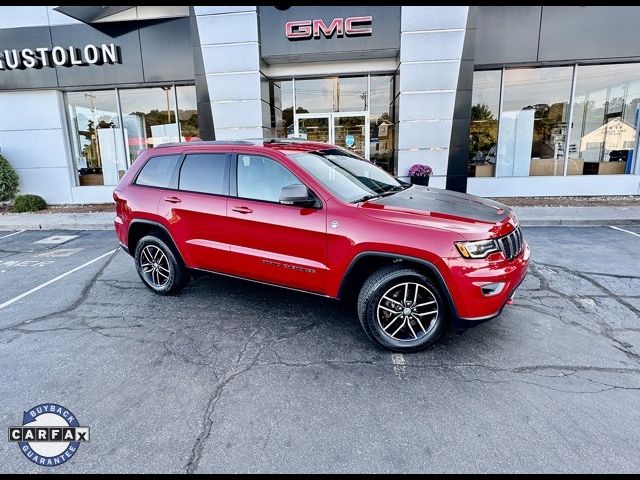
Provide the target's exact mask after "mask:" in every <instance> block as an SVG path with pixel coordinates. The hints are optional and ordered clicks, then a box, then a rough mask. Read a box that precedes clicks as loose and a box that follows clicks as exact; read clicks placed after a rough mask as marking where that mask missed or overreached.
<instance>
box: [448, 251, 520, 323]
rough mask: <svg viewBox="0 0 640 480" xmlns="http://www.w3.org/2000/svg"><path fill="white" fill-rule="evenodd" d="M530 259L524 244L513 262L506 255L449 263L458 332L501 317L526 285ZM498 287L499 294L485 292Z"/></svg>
mask: <svg viewBox="0 0 640 480" xmlns="http://www.w3.org/2000/svg"><path fill="white" fill-rule="evenodd" d="M530 256H531V251H530V249H529V245H528V244H527V243H526V242H524V248H523V249H522V252H520V254H519V255H518V256H516V257H515V258H513V259H512V260H505V258H504V257H503V256H502V254H495V255H490V256H489V257H488V258H487V259H482V260H471V261H470V260H466V259H463V258H455V259H449V260H450V261H449V262H448V263H449V269H450V272H451V275H452V277H453V282H452V284H453V285H455V288H454V289H452V290H454V291H452V292H451V293H452V296H453V297H454V298H453V300H454V303H455V305H456V310H457V314H458V315H457V319H456V320H455V326H456V328H459V329H465V328H470V327H474V326H475V325H477V324H479V323H482V322H484V321H487V320H490V319H492V318H494V317H497V316H498V315H500V313H501V312H502V309H503V308H504V306H505V305H506V304H507V302H508V301H509V300H510V299H511V298H512V297H513V294H514V292H515V290H516V289H517V288H518V287H519V286H520V284H521V283H522V282H523V281H524V278H525V276H526V275H527V269H528V268H529V257H530ZM496 284H498V285H500V289H499V291H498V292H497V293H492V294H486V293H484V292H483V287H485V288H486V287H487V286H490V285H496Z"/></svg>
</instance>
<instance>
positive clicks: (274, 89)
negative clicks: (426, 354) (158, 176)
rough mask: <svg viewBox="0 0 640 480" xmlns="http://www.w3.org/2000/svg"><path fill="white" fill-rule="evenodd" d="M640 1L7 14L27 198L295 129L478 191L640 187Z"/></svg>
mask: <svg viewBox="0 0 640 480" xmlns="http://www.w3.org/2000/svg"><path fill="white" fill-rule="evenodd" d="M639 21H640V7H624V6H613V7H606V6H565V7H561V6H544V7H542V6H512V7H505V6H495V7H490V6H478V7H463V6H418V7H412V6H407V7H404V6H387V7H382V6H327V7H310V6H302V7H286V6H279V7H274V6H245V7H242V6H232V7H222V6H208V7H204V6H203V7H198V6H194V7H188V6H101V7H100V6H57V7H54V6H9V7H0V153H1V154H2V155H3V156H4V157H5V158H7V159H8V160H9V162H10V163H11V164H12V165H13V166H14V168H15V169H16V171H17V172H18V174H19V176H20V184H21V187H20V188H21V192H23V193H36V194H39V195H41V196H43V197H44V198H45V199H46V200H47V201H48V202H50V203H54V204H55V203H94V202H105V201H110V200H111V192H112V190H113V187H114V185H116V184H117V182H118V180H119V178H120V177H121V176H122V175H123V174H124V172H125V171H126V169H127V168H128V167H129V166H130V165H131V163H132V162H133V160H135V158H136V157H137V155H138V154H139V153H140V151H141V150H143V149H146V148H151V147H153V146H156V145H159V144H161V143H166V142H194V141H200V140H214V139H215V140H241V139H255V138H276V137H278V138H294V137H301V138H306V139H309V140H315V141H323V142H329V143H334V144H337V145H341V146H343V147H345V148H348V149H350V150H352V151H354V152H356V153H357V154H359V155H362V156H364V157H366V158H368V159H370V160H371V161H373V162H375V163H376V164H378V165H380V166H381V167H382V168H384V169H386V170H388V171H389V172H391V173H393V174H395V175H398V176H400V177H405V178H406V175H407V172H408V170H409V168H410V167H411V166H412V165H414V164H416V163H422V164H427V165H429V166H431V167H432V169H433V175H432V177H431V179H430V185H431V186H435V187H440V188H448V189H452V190H458V191H467V192H469V193H474V194H478V195H482V196H493V197H497V196H501V197H502V196H540V195H629V194H639V193H640V162H638V160H637V158H636V157H637V156H638V155H637V152H638V132H639V129H638V124H639V122H640V120H639V114H638V112H639V111H640V108H639V107H640V29H638V28H637V26H638V23H639Z"/></svg>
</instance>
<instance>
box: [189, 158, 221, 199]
mask: <svg viewBox="0 0 640 480" xmlns="http://www.w3.org/2000/svg"><path fill="white" fill-rule="evenodd" d="M227 163H228V161H227V155H226V154H224V153H202V154H197V155H187V156H186V157H185V159H184V162H183V163H182V167H181V168H180V181H179V186H178V188H179V189H180V190H188V191H190V192H201V193H216V194H218V195H226V194H227V190H228V189H227V185H228V182H226V181H225V178H226V175H225V174H226V170H227Z"/></svg>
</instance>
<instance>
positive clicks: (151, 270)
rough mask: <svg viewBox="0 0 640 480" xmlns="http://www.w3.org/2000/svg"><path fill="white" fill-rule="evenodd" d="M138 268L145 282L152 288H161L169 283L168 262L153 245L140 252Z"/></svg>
mask: <svg viewBox="0 0 640 480" xmlns="http://www.w3.org/2000/svg"><path fill="white" fill-rule="evenodd" d="M140 267H141V268H142V273H143V275H144V277H145V280H146V281H147V283H149V285H151V286H153V287H154V288H162V287H164V286H165V285H166V284H167V283H169V278H170V274H171V271H170V270H169V260H168V259H167V256H166V255H165V254H164V252H163V251H162V250H161V249H160V248H158V247H157V246H155V245H147V246H146V247H144V248H143V249H142V252H140Z"/></svg>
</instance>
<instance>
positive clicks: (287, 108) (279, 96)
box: [269, 80, 293, 138]
mask: <svg viewBox="0 0 640 480" xmlns="http://www.w3.org/2000/svg"><path fill="white" fill-rule="evenodd" d="M269 96H270V101H269V106H270V110H271V135H272V136H273V137H274V138H291V137H293V82H292V81H291V80H277V81H271V82H269Z"/></svg>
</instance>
